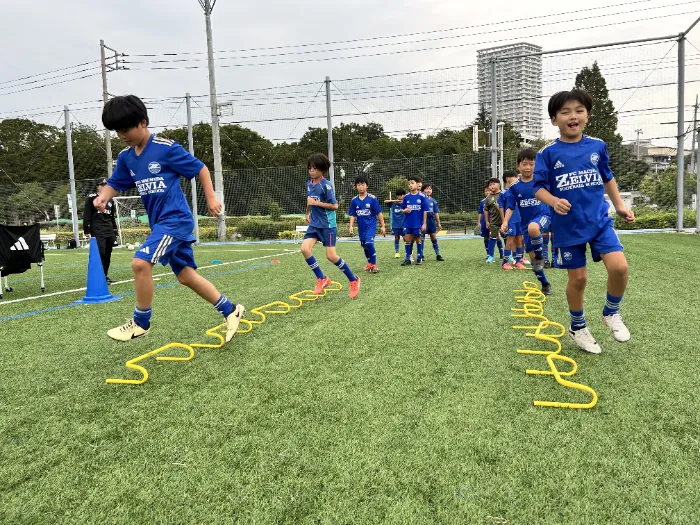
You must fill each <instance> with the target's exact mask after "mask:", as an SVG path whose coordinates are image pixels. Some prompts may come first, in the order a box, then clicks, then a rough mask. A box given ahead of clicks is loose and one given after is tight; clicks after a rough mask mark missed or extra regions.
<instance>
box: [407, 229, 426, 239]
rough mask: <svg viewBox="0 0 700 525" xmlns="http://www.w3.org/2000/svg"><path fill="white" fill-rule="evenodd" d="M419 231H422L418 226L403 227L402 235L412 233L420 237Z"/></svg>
mask: <svg viewBox="0 0 700 525" xmlns="http://www.w3.org/2000/svg"><path fill="white" fill-rule="evenodd" d="M421 233H423V232H422V231H421V229H420V228H404V229H403V234H404V235H413V236H414V237H420V236H421Z"/></svg>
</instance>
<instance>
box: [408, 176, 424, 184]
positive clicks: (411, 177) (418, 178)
mask: <svg viewBox="0 0 700 525" xmlns="http://www.w3.org/2000/svg"><path fill="white" fill-rule="evenodd" d="M406 180H409V181H413V182H420V183H422V182H423V179H421V178H420V177H419V176H418V175H411V176H410V177H409V178H408V179H406Z"/></svg>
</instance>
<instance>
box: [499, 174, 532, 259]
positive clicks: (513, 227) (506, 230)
mask: <svg viewBox="0 0 700 525" xmlns="http://www.w3.org/2000/svg"><path fill="white" fill-rule="evenodd" d="M518 179H519V175H518V172H517V171H515V170H508V171H505V172H504V173H503V180H504V181H505V183H506V191H504V192H503V193H501V195H500V197H499V198H498V207H499V208H500V209H501V213H503V214H504V221H503V224H502V225H501V233H503V235H504V237H505V238H506V250H505V253H504V254H503V256H502V259H503V262H502V263H501V267H502V268H503V269H504V270H512V269H513V268H512V267H511V265H510V261H511V260H513V252H515V268H517V269H518V270H526V269H527V268H525V265H524V264H523V262H522V261H523V248H522V246H523V234H522V231H521V229H520V213H519V212H518V208H517V207H516V208H515V209H514V210H513V217H511V220H510V222H506V221H505V212H506V195H508V189H509V188H510V187H511V186H512V185H513V184H515V183H516V182H518Z"/></svg>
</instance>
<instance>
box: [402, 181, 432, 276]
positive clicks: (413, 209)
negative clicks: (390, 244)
mask: <svg viewBox="0 0 700 525" xmlns="http://www.w3.org/2000/svg"><path fill="white" fill-rule="evenodd" d="M421 182H422V181H421V179H420V178H419V177H417V176H414V177H411V178H410V179H408V189H409V191H410V193H408V194H407V195H404V198H403V200H402V201H401V208H403V212H404V213H405V214H406V217H405V218H404V223H403V234H404V238H403V240H404V243H405V244H406V259H405V260H404V261H403V262H402V263H401V266H410V265H411V255H412V252H413V241H415V242H416V243H418V257H417V259H416V264H423V250H422V245H423V242H422V239H421V237H422V235H421V234H422V232H424V231H425V229H426V221H427V220H428V212H427V210H426V208H427V204H428V203H427V197H425V195H421V194H420V193H419V189H418V188H419V187H420V186H419V184H420V183H421Z"/></svg>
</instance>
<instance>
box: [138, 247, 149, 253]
mask: <svg viewBox="0 0 700 525" xmlns="http://www.w3.org/2000/svg"><path fill="white" fill-rule="evenodd" d="M139 251H140V252H143V253H145V254H147V255H151V250H149V249H148V246H144V247H143V248H141V249H140V250H139Z"/></svg>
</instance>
